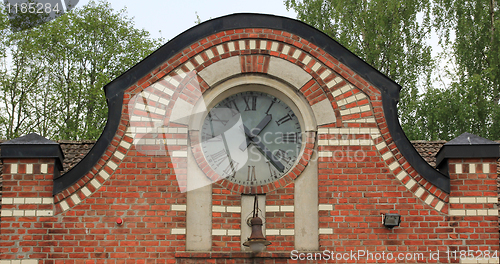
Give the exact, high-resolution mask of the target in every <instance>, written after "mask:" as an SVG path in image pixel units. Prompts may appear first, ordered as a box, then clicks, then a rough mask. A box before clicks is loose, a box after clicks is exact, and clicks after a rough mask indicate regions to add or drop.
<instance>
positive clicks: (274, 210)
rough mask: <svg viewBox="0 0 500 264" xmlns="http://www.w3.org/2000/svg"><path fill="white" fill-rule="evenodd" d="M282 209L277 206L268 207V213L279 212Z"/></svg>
mask: <svg viewBox="0 0 500 264" xmlns="http://www.w3.org/2000/svg"><path fill="white" fill-rule="evenodd" d="M279 211H280V207H279V206H277V205H267V206H266V212H279Z"/></svg>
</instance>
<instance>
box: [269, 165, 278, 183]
mask: <svg viewBox="0 0 500 264" xmlns="http://www.w3.org/2000/svg"><path fill="white" fill-rule="evenodd" d="M266 163H267V165H268V166H269V174H270V175H271V177H273V178H274V179H278V174H277V173H276V171H275V170H274V169H273V168H274V167H273V166H271V162H269V161H266Z"/></svg>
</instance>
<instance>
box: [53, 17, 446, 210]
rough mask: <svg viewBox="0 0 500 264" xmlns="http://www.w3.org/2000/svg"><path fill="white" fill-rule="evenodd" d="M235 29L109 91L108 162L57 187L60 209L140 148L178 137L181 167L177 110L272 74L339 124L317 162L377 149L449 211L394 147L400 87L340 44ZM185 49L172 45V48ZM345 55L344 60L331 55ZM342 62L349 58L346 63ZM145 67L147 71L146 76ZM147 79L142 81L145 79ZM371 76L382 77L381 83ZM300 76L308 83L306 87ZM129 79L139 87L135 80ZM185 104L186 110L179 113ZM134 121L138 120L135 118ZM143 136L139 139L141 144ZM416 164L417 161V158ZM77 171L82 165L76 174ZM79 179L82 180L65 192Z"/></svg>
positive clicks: (417, 190) (327, 129) (322, 136)
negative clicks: (351, 150)
mask: <svg viewBox="0 0 500 264" xmlns="http://www.w3.org/2000/svg"><path fill="white" fill-rule="evenodd" d="M271 19H273V18H271ZM294 23H297V22H294ZM304 26H305V25H302V27H304ZM234 27H235V28H234V29H224V30H220V31H218V32H216V33H214V34H210V35H206V36H204V37H199V38H198V39H192V42H191V43H190V44H189V45H186V41H189V40H183V42H182V44H183V45H185V46H184V47H182V48H177V52H176V53H174V54H171V53H172V51H173V50H175V49H172V50H167V47H164V48H162V49H160V50H159V51H158V52H156V53H155V54H153V55H152V56H151V57H149V58H148V59H146V60H145V61H144V62H142V63H140V64H139V65H138V66H136V67H135V68H134V69H132V70H131V72H129V73H126V74H125V75H124V76H123V77H121V78H118V79H117V80H115V81H114V82H113V83H111V84H110V85H109V86H108V87H107V90H106V91H107V95H108V97H111V98H113V100H110V102H111V101H112V102H111V103H112V104H113V103H114V104H115V105H116V106H118V105H123V106H124V107H123V108H122V109H123V110H120V113H117V112H118V111H117V110H116V108H117V107H115V108H114V111H110V115H112V114H114V115H115V116H114V119H113V120H110V123H114V125H115V127H116V130H115V133H114V134H113V133H112V132H113V131H112V129H108V128H107V129H106V131H105V133H104V135H105V136H107V138H110V140H109V141H110V142H109V144H108V145H107V146H104V144H105V141H104V140H100V141H99V142H98V144H96V145H97V146H98V147H96V149H95V150H93V151H91V153H90V155H93V156H94V159H96V158H95V156H98V155H97V154H98V152H99V151H98V150H99V148H101V149H103V154H102V155H100V157H99V158H98V159H97V161H96V162H95V163H94V164H92V162H91V160H90V159H87V160H84V161H83V164H84V165H86V166H87V167H88V168H90V169H89V171H88V172H87V173H85V174H84V175H82V176H80V178H78V175H77V173H76V172H75V170H73V171H71V172H70V173H68V175H63V177H61V178H60V179H59V180H56V187H57V186H58V184H59V185H61V186H62V187H60V188H56V190H57V192H58V193H57V195H56V199H55V201H56V203H58V208H59V211H65V210H67V209H68V208H70V207H72V206H74V205H77V204H79V203H80V202H81V201H82V200H83V199H85V198H86V197H88V196H90V195H91V194H92V193H93V192H95V191H96V190H97V189H99V188H101V187H102V186H103V184H104V183H105V182H106V180H108V179H109V177H110V176H111V175H112V174H113V172H114V171H115V170H116V169H117V168H118V166H120V163H121V161H122V160H123V158H124V157H125V155H126V154H127V151H129V149H131V146H133V145H134V147H135V149H134V151H137V149H138V148H143V149H146V150H147V151H157V153H161V152H165V153H166V152H167V150H166V149H165V147H163V148H162V147H158V144H159V143H162V142H163V143H164V142H165V139H166V138H171V139H175V143H174V145H173V146H175V147H173V148H172V149H171V150H172V151H171V153H170V155H169V157H170V159H171V162H177V163H179V164H182V163H183V159H185V158H186V154H185V153H186V151H187V144H184V143H185V140H186V139H187V137H188V135H187V128H186V126H185V123H182V122H177V123H176V122H171V120H170V119H171V118H172V117H176V116H178V114H177V112H178V111H182V110H183V109H185V106H186V105H194V104H195V103H196V100H198V99H199V98H200V96H202V95H203V93H204V92H205V91H207V90H208V89H210V88H211V87H212V86H214V85H217V83H218V82H220V81H223V80H224V79H226V78H231V77H232V76H234V75H241V74H251V73H258V74H263V75H269V76H272V78H278V79H280V80H281V81H283V82H285V83H288V84H289V85H292V86H294V87H295V88H296V89H297V90H298V92H300V94H301V95H302V96H303V97H304V98H305V99H306V100H307V101H308V103H309V105H310V106H311V108H312V109H314V110H315V115H316V113H318V114H317V115H316V117H317V118H320V116H322V117H323V118H326V120H328V116H330V117H331V115H333V116H334V117H335V120H329V121H325V122H323V123H321V122H320V123H319V124H320V127H319V129H318V134H317V139H318V144H319V149H318V150H319V153H318V155H319V157H320V158H321V159H323V160H324V161H331V160H332V159H333V155H334V151H333V149H335V148H336V147H342V146H368V147H374V148H373V149H374V150H376V151H377V152H378V153H380V155H381V156H382V158H383V160H384V162H385V163H386V164H387V165H386V166H387V167H388V168H389V169H390V171H392V172H393V173H394V174H395V175H397V176H396V178H397V179H398V180H399V181H400V182H401V183H402V184H403V185H404V186H405V187H406V188H407V189H408V190H410V191H411V192H412V193H414V194H415V196H417V197H418V198H420V199H422V201H424V202H425V203H426V204H428V205H430V206H431V207H433V208H435V209H436V210H438V211H443V212H445V211H446V210H447V207H446V206H445V205H446V204H445V203H446V202H447V194H446V192H443V190H442V189H441V188H438V187H436V186H435V185H434V184H432V183H430V182H429V181H428V179H429V178H428V177H427V179H426V178H424V177H422V176H421V175H420V174H419V173H418V172H417V170H416V169H415V168H418V167H420V166H425V165H422V164H418V163H416V164H417V165H416V166H417V167H415V165H413V164H415V162H413V164H412V162H409V161H408V160H407V157H409V156H410V157H411V155H406V156H405V155H403V153H402V152H401V149H403V150H405V149H406V148H405V147H404V148H400V147H398V145H397V142H401V141H402V140H401V139H400V138H398V137H400V136H401V135H400V131H397V130H394V128H392V130H393V131H391V127H394V126H398V124H397V123H396V124H393V123H394V122H397V120H394V117H393V116H391V118H390V119H388V116H387V113H388V112H390V111H395V109H389V110H388V109H387V108H388V105H389V103H387V97H389V96H390V95H391V94H392V96H394V93H395V91H394V88H391V87H393V86H394V85H393V84H391V83H390V82H388V81H387V80H384V79H383V78H384V76H382V75H380V74H379V73H377V72H376V71H374V70H373V69H372V71H373V72H370V73H369V74H366V73H364V72H363V71H366V67H367V66H366V65H364V64H363V65H361V66H362V67H359V66H358V67H354V68H353V65H355V66H356V63H360V61H358V62H356V63H353V62H352V60H354V59H357V58H353V55H352V54H350V53H349V52H348V51H346V50H345V49H343V48H342V47H341V46H340V45H338V44H337V46H335V48H338V49H339V50H340V51H334V52H331V47H330V46H328V47H326V48H321V47H319V46H318V43H313V42H311V41H309V39H311V38H310V37H309V38H308V36H304V35H299V34H296V33H294V30H289V31H287V30H285V29H286V27H283V28H280V29H273V28H266V27H241V28H238V27H239V26H238V23H236V24H235V26H234ZM202 28H203V27H202ZM200 30H202V29H200ZM195 35H196V34H195ZM329 41H330V42H331V40H329ZM178 42H179V41H177V42H176V41H175V40H173V41H172V42H171V43H174V44H177V43H178ZM319 42H321V41H319ZM327 50H330V52H328V51H327ZM169 52H170V53H169ZM338 52H343V53H345V54H342V55H343V56H340V57H337V58H336V57H334V56H335V54H336V53H338ZM164 54H169V56H167V55H164ZM162 58H163V61H161V60H162ZM165 58H167V59H166V61H165ZM339 58H343V59H344V61H341V60H339ZM346 58H347V59H346ZM358 60H359V59H358ZM152 61H153V62H154V63H153V62H152ZM226 61H232V62H233V63H232V64H229V65H230V69H227V70H228V74H227V75H226V76H225V75H224V74H222V75H218V78H219V79H217V78H215V79H214V78H212V79H210V78H211V77H210V74H205V77H203V72H206V71H209V69H210V68H211V67H213V66H214V65H217V64H218V63H219V64H220V62H226ZM154 65H157V66H154ZM220 65H227V63H224V64H220ZM289 65H294V67H293V68H295V69H298V70H296V72H297V73H298V72H301V73H302V72H303V73H302V74H289V73H288V72H286V71H282V70H281V71H280V68H281V69H283V66H289ZM152 66H153V67H152ZM145 68H147V69H149V71H145ZM368 68H369V67H368ZM356 70H357V71H356ZM231 71H232V72H231ZM360 72H361V74H360ZM142 73H144V74H143V75H142V76H141V74H142ZM294 73H295V72H294ZM373 73H376V74H378V75H379V76H375V77H374V76H373ZM127 75H129V76H127ZM297 75H304V76H308V77H303V78H302V79H301V78H300V76H297ZM139 76H141V78H139ZM125 77H126V78H125ZM131 80H136V81H133V82H131ZM127 83H128V84H127ZM127 85H128V86H127ZM396 88H397V87H396ZM391 89H392V90H391ZM395 97H397V96H395ZM120 98H123V99H122V101H121V102H117V101H119V100H120ZM384 98H385V101H384ZM141 101H142V103H141ZM132 104H133V106H132ZM181 104H184V106H183V107H180V105H181ZM318 106H319V107H318ZM131 107H132V108H133V109H131ZM325 107H331V115H329V114H328V113H329V111H330V109H328V110H327V111H325V110H324V109H325ZM176 111H177V112H176ZM131 113H135V114H133V115H130V114H131ZM141 115H142V116H141ZM110 123H108V127H110ZM158 128H161V129H166V130H162V131H161V134H162V135H164V138H148V135H147V134H150V130H151V129H157V130H158ZM106 133H107V134H106ZM138 135H140V139H141V140H139V139H138V138H137V136H138ZM395 135H396V136H397V137H395ZM315 137H316V135H310V136H309V139H310V140H311V143H310V144H312V142H313V141H314V139H315ZM103 138H104V137H103ZM104 139H105V138H104ZM403 141H404V140H403ZM403 143H404V142H403ZM399 144H402V143H399ZM153 146H156V147H153ZM311 151H312V147H311V146H308V147H307V149H306V151H305V152H304V154H303V156H302V157H301V160H303V164H302V166H305V165H307V161H308V159H309V158H310V154H311V153H310V152H311ZM406 151H407V150H406ZM407 152H408V151H407ZM414 159H415V158H413V157H411V159H410V160H414ZM80 167H84V166H83V165H82V166H77V168H80ZM300 168H302V167H301V166H299V167H298V171H292V172H290V173H289V174H288V175H287V176H286V177H284V178H283V179H281V180H280V181H279V182H278V183H277V184H273V185H271V184H270V185H269V186H267V187H264V189H262V190H259V191H257V192H265V191H266V190H273V189H276V188H280V187H283V186H286V185H288V184H290V183H291V182H292V181H293V180H294V179H295V178H296V177H297V175H298V174H300V170H301V169H300ZM75 175H76V176H75ZM181 178H182V177H178V180H179V181H180V186H181V188H182V185H183V183H182V179H181ZM72 180H73V181H75V182H73V183H72V184H68V182H71V181H72ZM226 187H229V188H231V189H233V190H237V191H240V192H251V191H249V190H246V191H245V190H242V189H241V188H242V187H240V186H236V187H234V186H230V185H229V183H228V184H226Z"/></svg>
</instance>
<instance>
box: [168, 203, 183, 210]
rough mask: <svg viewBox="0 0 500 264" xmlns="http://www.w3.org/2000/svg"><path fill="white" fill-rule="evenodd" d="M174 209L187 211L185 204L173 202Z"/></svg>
mask: <svg viewBox="0 0 500 264" xmlns="http://www.w3.org/2000/svg"><path fill="white" fill-rule="evenodd" d="M171 209H172V211H186V205H185V204H173V205H172V207H171Z"/></svg>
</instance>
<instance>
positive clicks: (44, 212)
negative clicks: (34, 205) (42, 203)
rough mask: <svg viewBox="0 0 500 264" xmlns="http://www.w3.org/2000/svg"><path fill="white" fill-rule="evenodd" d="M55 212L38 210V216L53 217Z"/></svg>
mask: <svg viewBox="0 0 500 264" xmlns="http://www.w3.org/2000/svg"><path fill="white" fill-rule="evenodd" d="M53 215H54V211H52V210H37V211H36V216H53Z"/></svg>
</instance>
